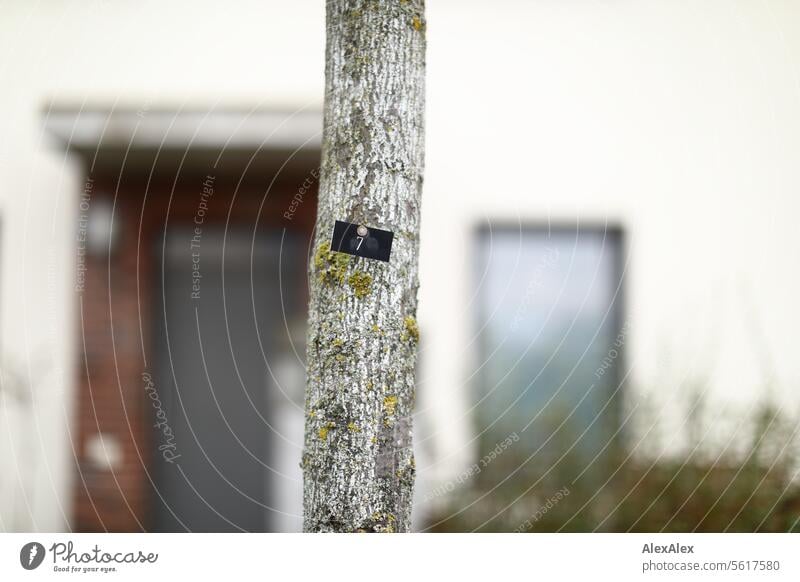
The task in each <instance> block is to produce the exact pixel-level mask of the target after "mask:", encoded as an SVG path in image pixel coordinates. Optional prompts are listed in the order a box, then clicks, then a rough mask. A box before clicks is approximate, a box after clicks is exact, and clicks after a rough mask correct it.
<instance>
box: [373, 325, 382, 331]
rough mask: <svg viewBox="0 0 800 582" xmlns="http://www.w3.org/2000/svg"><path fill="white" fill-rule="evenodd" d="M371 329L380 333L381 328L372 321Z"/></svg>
mask: <svg viewBox="0 0 800 582" xmlns="http://www.w3.org/2000/svg"><path fill="white" fill-rule="evenodd" d="M372 331H374V332H375V333H380V331H381V328H379V327H378V324H377V323H373V324H372Z"/></svg>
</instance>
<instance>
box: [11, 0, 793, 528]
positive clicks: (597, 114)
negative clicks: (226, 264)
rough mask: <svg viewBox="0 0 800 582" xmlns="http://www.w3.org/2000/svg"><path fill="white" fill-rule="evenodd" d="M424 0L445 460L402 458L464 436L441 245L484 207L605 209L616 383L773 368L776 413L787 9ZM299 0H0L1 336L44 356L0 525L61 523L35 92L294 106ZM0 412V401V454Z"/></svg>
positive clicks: (317, 37)
mask: <svg viewBox="0 0 800 582" xmlns="http://www.w3.org/2000/svg"><path fill="white" fill-rule="evenodd" d="M428 4H429V6H428V37H429V56H428V65H429V68H428V89H429V93H428V95H429V101H428V160H427V176H426V183H425V201H424V218H423V232H422V240H423V251H422V252H423V254H422V285H423V286H422V290H421V294H420V297H421V304H420V323H421V326H422V332H423V335H424V354H423V359H422V362H423V366H424V367H423V370H422V382H423V385H422V387H421V389H420V405H421V407H422V408H423V409H425V410H428V411H430V412H432V416H429V417H428V420H429V422H428V423H427V425H428V427H429V429H428V430H430V427H435V430H434V432H435V433H436V434H435V435H434V437H433V439H432V442H435V443H436V450H438V451H439V452H440V453H441V454H443V455H445V457H446V460H445V461H443V462H441V463H439V464H438V465H436V466H431V465H430V463H431V460H430V459H428V460H427V461H425V462H424V463H421V468H422V470H423V473H424V474H423V478H425V474H427V475H428V476H433V475H434V474H438V478H445V476H446V475H447V474H448V473H452V472H453V471H456V470H457V469H458V462H459V461H460V462H466V460H467V459H468V458H469V455H470V454H471V447H470V442H469V432H468V430H467V425H466V424H465V423H464V422H463V420H464V419H465V418H467V408H468V403H467V395H466V394H465V393H464V391H463V389H462V384H463V380H464V378H466V377H467V376H468V375H469V374H470V373H471V370H470V367H469V366H470V362H471V358H470V351H469V349H468V344H469V341H470V339H471V335H472V329H471V327H470V322H471V313H470V312H469V311H468V308H467V301H468V298H469V296H470V291H471V290H470V277H469V268H468V267H469V259H470V257H469V256H468V255H467V253H466V249H468V247H469V236H470V232H471V229H472V228H473V226H474V225H476V224H478V223H480V222H481V221H486V220H496V219H514V220H516V219H519V220H522V221H525V220H530V219H536V220H542V219H547V218H548V217H549V218H551V219H553V220H572V221H574V220H580V221H582V222H584V221H601V222H602V221H604V220H609V221H612V222H616V223H621V224H622V225H623V226H625V228H626V229H627V232H628V234H629V235H630V236H629V240H628V242H629V250H630V255H629V259H630V261H629V265H628V269H629V270H628V273H629V275H628V279H627V284H628V289H627V291H628V308H629V313H628V315H629V322H630V326H631V333H630V340H629V350H630V352H629V355H630V356H631V357H630V363H631V364H632V365H633V366H634V373H633V378H634V383H635V385H636V386H637V387H638V390H640V391H645V390H652V391H658V393H659V394H660V395H661V396H660V397H661V398H666V399H669V398H671V397H673V396H674V394H677V391H676V390H675V389H674V386H675V385H676V384H677V383H679V382H680V380H681V379H682V378H691V377H693V376H694V375H700V374H704V375H709V376H710V377H711V378H712V380H713V381H712V384H711V385H712V389H713V395H714V397H715V398H718V399H721V400H724V401H726V402H731V401H738V402H740V403H742V404H746V403H748V402H752V401H753V399H754V398H756V397H758V396H759V393H760V391H761V388H762V386H763V383H764V380H765V376H766V375H767V374H774V376H775V378H774V380H775V381H774V387H775V391H776V393H778V394H780V398H781V399H782V400H781V402H782V403H784V404H785V405H787V406H792V407H794V406H795V404H796V402H797V398H796V395H797V389H796V386H797V384H798V380H800V358H796V357H793V355H794V350H795V342H794V332H795V330H797V329H798V328H800V310H798V308H797V307H796V304H795V301H796V298H797V297H800V277H798V273H797V268H796V266H797V265H798V263H800V245H799V244H798V243H797V240H796V235H795V234H794V232H793V228H792V226H793V223H794V221H795V220H796V216H797V214H798V210H800V208H799V207H800V204H799V203H798V202H797V197H796V193H797V191H798V186H800V176H798V174H797V170H796V169H797V168H798V167H800V113H799V112H800V101H799V100H798V98H799V97H800V93H798V87H800V78H799V77H798V65H799V64H800V62H799V61H800V6H798V4H797V3H793V2H788V1H786V2H775V1H756V0H748V1H731V0H720V1H716V2H702V3H698V2H690V1H678V0H650V1H647V0H644V1H643V0H618V1H614V2H611V1H595V2H588V1H580V0H575V1H572V2H563V1H559V0H549V1H539V2H532V1H531V2H522V1H520V2H513V1H510V0H505V1H498V2H492V3H487V2H485V1H484V2H477V1H472V0H466V1H465V0H459V1H458V2H456V1H455V0H430V1H429V2H428ZM323 12H324V2H322V1H321V0H318V1H314V2H311V1H303V2H264V1H252V2H251V1H239V2H237V3H223V2H208V1H197V0H195V1H192V2H189V1H185V0H182V1H174V2H158V1H150V2H143V1H137V2H132V1H123V0H120V1H99V2H83V1H77V0H75V1H63V0H62V1H52V2H47V3H37V4H34V3H30V2H26V1H24V0H17V1H12V2H7V3H5V4H4V8H3V16H2V17H1V18H0V55H2V56H0V86H2V87H3V91H1V92H0V110H2V115H0V135H2V136H3V139H2V140H0V205H1V206H0V213H2V215H1V218H2V248H1V249H0V251H1V252H2V261H0V269H1V271H0V334H1V336H2V352H3V353H4V354H5V355H7V356H8V355H11V356H16V357H17V358H18V359H20V360H21V361H22V367H23V369H27V367H28V364H29V362H30V365H31V366H33V363H32V362H33V360H31V359H29V358H27V356H29V355H30V356H33V355H34V354H40V353H44V354H45V356H46V358H47V359H48V360H49V361H50V364H49V367H50V369H51V370H52V373H51V374H50V376H49V381H48V382H45V383H43V384H42V385H41V386H40V388H38V389H37V390H38V391H37V406H36V408H35V411H36V414H35V416H34V419H33V422H32V425H31V426H30V427H29V428H28V429H27V430H26V431H24V432H25V438H32V439H34V440H35V441H36V442H37V444H38V443H41V446H40V447H39V446H37V447H35V448H36V449H38V450H41V451H42V453H43V456H41V461H40V463H39V464H38V465H37V466H38V467H39V468H38V469H37V471H38V473H37V476H36V482H37V486H36V488H35V504H34V507H35V510H34V515H33V521H31V522H30V523H16V522H14V523H12V520H11V517H10V516H11V515H12V514H13V506H14V505H15V504H16V503H18V501H19V499H20V497H19V494H17V496H16V497H15V496H13V495H10V494H7V492H6V491H2V492H0V518H2V522H0V528H3V529H14V528H23V529H27V528H36V529H45V530H51V529H63V528H65V527H66V523H65V517H64V515H65V514H67V515H68V513H69V501H70V495H69V478H70V473H71V466H70V464H69V462H70V458H71V452H70V451H69V449H68V445H66V444H65V443H66V442H67V441H66V439H65V435H66V430H67V426H68V425H67V424H66V418H68V416H69V414H70V407H69V403H70V402H71V398H70V394H71V393H72V391H73V390H74V382H73V378H74V376H75V371H74V366H75V363H76V362H75V357H74V356H75V352H74V349H75V345H74V341H73V340H74V338H75V337H76V334H75V325H74V322H75V320H76V314H75V313H74V310H73V303H74V295H73V294H72V291H71V289H72V287H71V285H72V279H73V275H74V272H73V266H72V264H73V254H72V248H71V247H70V241H71V240H72V239H71V237H72V236H73V234H74V229H75V223H74V217H75V214H76V206H77V193H78V191H79V188H80V185H79V176H78V174H77V172H76V168H75V166H74V165H73V164H72V163H71V162H68V161H65V159H64V157H63V153H62V152H60V151H59V150H58V149H57V148H56V147H55V146H54V145H53V144H52V143H51V142H50V141H49V140H48V139H47V137H46V136H43V135H42V131H41V128H42V107H43V106H44V105H45V104H46V103H47V102H48V101H50V100H56V101H58V102H62V103H63V102H72V103H77V104H82V103H84V102H86V103H87V104H100V105H103V106H108V107H111V106H122V105H133V106H141V105H142V104H150V105H151V106H174V107H176V108H177V107H215V106H221V105H239V106H247V107H250V106H256V105H260V106H262V107H265V106H272V105H275V106H289V107H293V108H294V107H296V108H300V107H303V106H306V105H308V104H310V103H313V104H318V103H319V101H320V100H321V96H322V82H323V79H322V64H323V46H324V43H323V40H324V39H323V30H324V14H323ZM754 330H757V331H754ZM754 338H757V339H754ZM754 344H755V345H754ZM757 348H758V349H757ZM761 354H768V358H767V356H762V355H761ZM36 357H37V358H38V357H39V356H38V355H37V356H36ZM765 358H767V359H768V363H764V361H765ZM664 378H668V380H664ZM640 393H641V392H640ZM636 397H637V396H636V395H634V398H636ZM664 410H666V411H668V410H670V407H669V406H664ZM9 426H10V425H9V422H8V419H7V418H4V417H3V416H0V443H2V444H1V445H0V454H3V451H7V449H8V446H9V430H8V428H7V427H9ZM422 430H423V431H424V430H425V429H422ZM15 440H16V442H18V439H16V437H15ZM6 455H7V452H6ZM7 458H8V457H7V456H6V458H4V459H3V460H2V461H0V462H2V466H3V467H4V468H5V467H8V466H9V465H8V462H9V461H8V460H7ZM3 482H5V481H3ZM61 509H63V510H64V511H63V512H62V511H61Z"/></svg>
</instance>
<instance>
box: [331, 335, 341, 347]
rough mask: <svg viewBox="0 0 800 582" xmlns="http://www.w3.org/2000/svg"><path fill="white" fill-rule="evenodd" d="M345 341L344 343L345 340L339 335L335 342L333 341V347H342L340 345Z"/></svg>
mask: <svg viewBox="0 0 800 582" xmlns="http://www.w3.org/2000/svg"><path fill="white" fill-rule="evenodd" d="M343 343H344V340H343V339H342V338H340V337H337V338H336V339H335V340H333V342H332V344H333V347H335V348H338V347H340V346H341V345H342V344H343Z"/></svg>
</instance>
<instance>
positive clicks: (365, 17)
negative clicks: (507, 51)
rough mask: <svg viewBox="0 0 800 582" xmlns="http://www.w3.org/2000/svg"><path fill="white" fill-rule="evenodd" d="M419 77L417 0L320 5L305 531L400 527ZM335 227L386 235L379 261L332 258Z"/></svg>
mask: <svg viewBox="0 0 800 582" xmlns="http://www.w3.org/2000/svg"><path fill="white" fill-rule="evenodd" d="M424 76H425V19H424V2H423V1H422V0H406V1H404V0H391V1H387V0H380V1H375V0H372V1H369V0H328V2H327V47H326V64H325V90H326V94H325V115H324V131H323V145H322V168H321V173H320V193H319V207H318V211H317V228H316V234H315V240H314V248H313V251H312V256H311V261H310V263H311V264H310V267H309V270H310V278H309V286H310V305H309V331H308V355H307V356H308V357H307V364H308V383H307V389H306V430H305V443H304V451H303V460H302V465H303V474H304V529H305V531H311V532H358V531H365V532H404V531H408V530H409V527H410V516H411V496H412V491H413V486H414V473H415V469H414V454H413V450H412V441H411V432H412V425H411V413H412V409H413V404H414V389H415V387H414V385H415V378H414V368H415V359H416V348H417V342H418V341H419V331H418V328H417V322H416V310H417V288H418V286H419V282H418V274H417V271H418V268H417V257H418V252H419V238H418V233H419V220H420V197H421V192H422V176H423V162H424V125H423V120H424V80H425V79H424ZM335 220H344V221H348V222H351V223H355V224H359V225H365V226H367V227H368V228H369V227H374V228H380V229H385V230H391V231H393V232H394V233H395V237H394V244H393V247H392V253H391V258H390V260H389V262H388V263H387V262H383V261H378V260H370V259H365V258H360V257H352V256H350V255H346V254H342V253H335V252H331V250H330V241H331V234H332V232H333V226H334V221H335Z"/></svg>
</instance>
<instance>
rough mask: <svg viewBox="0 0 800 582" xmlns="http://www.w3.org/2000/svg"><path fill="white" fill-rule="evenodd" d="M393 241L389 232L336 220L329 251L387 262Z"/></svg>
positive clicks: (392, 236)
mask: <svg viewBox="0 0 800 582" xmlns="http://www.w3.org/2000/svg"><path fill="white" fill-rule="evenodd" d="M393 240H394V233H393V232H392V231H390V230H381V229H379V228H372V227H370V226H366V225H364V224H353V223H351V222H344V221H341V220H337V221H336V224H335V225H334V227H333V237H332V238H331V250H333V251H336V252H338V253H347V254H348V255H353V256H354V257H364V258H365V259H377V260H379V261H385V262H389V255H390V254H391V252H392V241H393Z"/></svg>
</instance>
